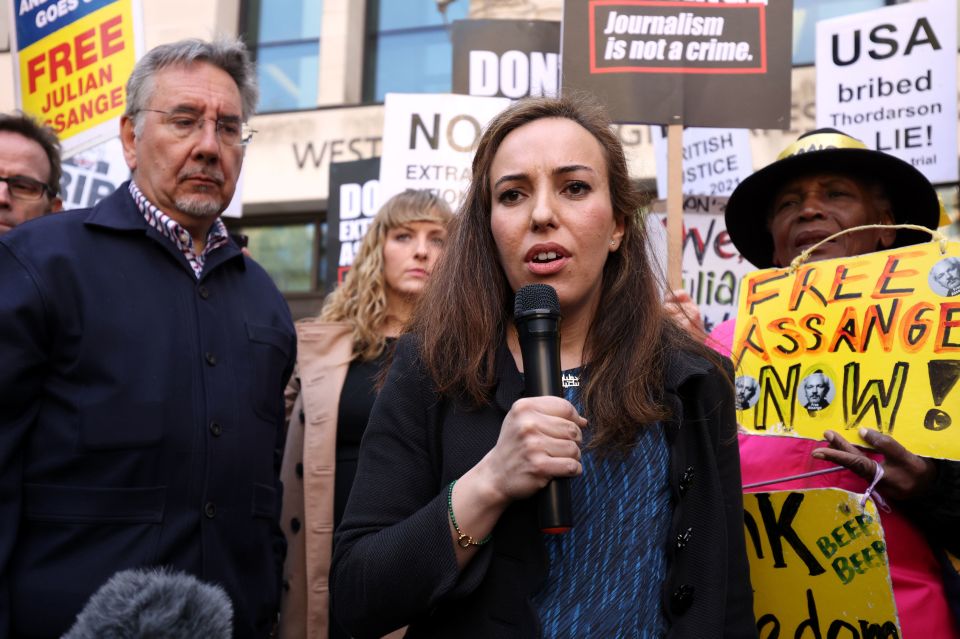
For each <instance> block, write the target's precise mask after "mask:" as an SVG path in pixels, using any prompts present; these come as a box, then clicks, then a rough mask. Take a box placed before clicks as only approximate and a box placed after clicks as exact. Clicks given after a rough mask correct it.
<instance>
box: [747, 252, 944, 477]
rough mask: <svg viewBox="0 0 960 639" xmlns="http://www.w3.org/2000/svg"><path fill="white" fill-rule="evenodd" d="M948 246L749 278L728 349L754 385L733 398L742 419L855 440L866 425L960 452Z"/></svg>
mask: <svg viewBox="0 0 960 639" xmlns="http://www.w3.org/2000/svg"><path fill="white" fill-rule="evenodd" d="M943 247H944V252H941V243H940V242H930V243H926V244H918V245H913V246H906V247H901V248H896V249H891V250H888V251H879V252H876V253H869V254H867V255H860V256H855V257H850V258H837V259H832V260H823V261H819V262H814V263H811V264H804V265H802V266H800V267H799V268H798V269H797V270H796V271H795V272H794V271H792V270H791V269H789V268H786V269H767V270H763V271H757V272H754V273H752V274H750V275H749V276H747V277H746V278H745V279H744V281H743V283H742V284H741V287H740V302H739V307H738V315H737V327H736V337H735V339H734V350H733V357H734V361H735V362H736V363H737V365H738V369H737V380H738V383H740V384H749V386H750V387H751V388H754V389H755V391H756V392H754V393H753V394H752V396H751V397H750V399H749V401H746V400H745V401H743V402H740V405H738V406H737V409H738V410H737V412H738V415H737V416H738V421H739V422H740V424H741V425H742V426H744V427H745V428H747V429H748V430H752V431H756V432H758V433H767V434H771V433H773V434H781V435H796V436H800V437H808V438H811V439H820V438H821V437H822V435H823V431H824V429H827V428H831V429H835V430H839V431H840V432H841V434H843V435H844V437H846V438H847V439H850V440H851V441H852V442H853V443H856V444H861V445H866V443H865V442H864V441H863V440H862V439H861V438H860V437H859V436H858V434H857V428H858V427H867V428H871V429H876V430H879V431H881V432H884V433H890V434H893V435H894V436H895V437H896V438H897V441H899V442H900V443H901V444H903V445H904V446H905V447H906V448H907V449H908V450H910V451H912V452H914V453H916V454H918V455H923V456H926V457H937V458H943V459H960V438H957V437H956V436H955V434H953V430H952V429H951V425H952V424H953V420H954V419H957V418H960V410H958V409H957V407H960V384H957V381H958V380H960V243H957V242H946V241H944V242H943ZM954 428H956V427H954Z"/></svg>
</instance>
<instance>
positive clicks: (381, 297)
mask: <svg viewBox="0 0 960 639" xmlns="http://www.w3.org/2000/svg"><path fill="white" fill-rule="evenodd" d="M450 217H451V213H450V208H449V207H448V206H447V204H446V203H445V202H444V201H443V200H441V199H438V198H437V197H436V196H435V195H433V194H431V193H430V192H428V191H411V190H408V191H405V192H403V193H400V194H398V195H395V196H394V197H392V198H391V199H390V200H388V201H387V203H386V204H384V206H383V207H382V208H381V209H380V211H379V212H378V213H377V216H376V217H375V218H374V220H373V223H372V224H371V225H370V228H369V230H368V231H367V234H366V236H365V237H364V239H363V242H362V243H361V245H360V250H359V252H358V253H357V258H356V260H355V261H354V264H353V267H352V268H351V270H350V272H349V273H348V274H347V277H346V280H345V281H344V282H343V284H342V285H341V286H340V287H339V288H338V289H337V290H336V291H334V292H333V293H331V294H330V295H329V296H328V297H327V299H326V301H325V302H324V305H323V310H322V311H321V313H320V316H319V317H318V318H312V319H307V320H302V321H300V322H298V323H297V350H298V356H297V368H296V371H295V373H294V377H293V379H292V380H291V382H290V385H289V387H288V388H287V407H288V415H289V430H288V433H287V443H286V449H285V450H284V456H283V467H282V470H281V478H282V479H283V486H284V495H283V514H282V518H281V526H282V527H283V530H284V533H285V534H286V536H287V542H288V549H287V559H286V563H285V565H284V571H283V573H284V584H283V601H282V607H281V620H280V636H281V637H283V638H285V639H292V638H295V637H296V638H299V637H311V638H313V637H317V638H326V637H328V636H329V637H331V638H333V637H348V636H349V635H348V634H346V633H345V632H343V631H342V630H340V628H339V626H338V625H337V624H336V622H335V621H333V620H332V618H331V617H330V602H329V590H328V576H329V572H330V558H331V555H332V550H333V530H334V528H335V527H336V525H337V524H338V523H339V522H340V517H341V515H342V514H343V510H344V507H345V506H346V502H347V497H348V496H349V494H350V486H351V484H352V483H353V476H354V473H355V471H356V463H357V456H358V453H359V448H360V438H361V436H362V435H363V431H364V429H365V428H366V425H367V417H368V416H369V414H370V408H371V407H372V406H373V400H374V398H375V396H376V391H375V381H374V378H375V377H376V376H377V374H378V373H379V369H380V366H381V364H382V363H383V360H384V357H385V356H386V353H387V350H388V348H387V347H388V343H389V342H390V340H391V339H392V338H394V337H396V336H397V335H399V334H400V332H401V330H402V329H403V326H404V324H406V322H407V320H408V319H409V317H410V315H411V313H412V311H413V308H414V306H415V305H416V303H417V300H418V299H419V298H420V295H421V293H422V292H423V290H424V288H425V286H426V283H427V280H428V279H429V278H430V275H431V273H432V272H433V269H434V267H435V266H436V263H437V259H438V258H439V257H440V254H441V252H442V250H443V244H444V242H445V241H446V237H447V230H446V226H447V222H448V221H449V220H450Z"/></svg>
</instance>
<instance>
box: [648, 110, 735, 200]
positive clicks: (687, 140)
mask: <svg viewBox="0 0 960 639" xmlns="http://www.w3.org/2000/svg"><path fill="white" fill-rule="evenodd" d="M650 136H651V137H652V138H653V152H654V155H655V156H656V158H657V193H658V194H659V196H660V197H661V198H665V197H666V196H667V171H666V167H667V135H666V132H665V131H664V129H663V127H659V126H652V127H650ZM682 153H683V193H684V195H730V194H731V193H733V190H734V189H735V188H737V185H738V184H740V180H742V179H744V178H746V177H747V176H749V175H750V174H751V173H753V160H752V157H751V154H750V133H749V131H747V129H711V128H685V129H684V130H683V152H682Z"/></svg>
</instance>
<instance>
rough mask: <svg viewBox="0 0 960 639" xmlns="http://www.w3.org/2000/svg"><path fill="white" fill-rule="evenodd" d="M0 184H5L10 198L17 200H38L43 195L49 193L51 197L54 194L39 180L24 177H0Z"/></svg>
mask: <svg viewBox="0 0 960 639" xmlns="http://www.w3.org/2000/svg"><path fill="white" fill-rule="evenodd" d="M0 182H6V183H7V188H8V189H9V190H10V196H11V197H13V198H14V199H17V200H39V199H40V198H42V197H43V194H44V193H49V194H50V197H53V196H54V195H55V193H54V192H53V189H51V188H50V187H49V186H48V185H46V184H44V183H43V182H41V181H40V180H34V179H33V178H28V177H27V176H25V175H11V176H10V177H0Z"/></svg>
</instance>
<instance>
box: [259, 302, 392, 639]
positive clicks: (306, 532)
mask: <svg viewBox="0 0 960 639" xmlns="http://www.w3.org/2000/svg"><path fill="white" fill-rule="evenodd" d="M296 328H297V365H296V369H295V370H294V374H293V376H292V377H291V378H290V384H289V385H288V386H287V390H286V405H287V424H288V427H287V442H286V446H285V448H284V451H283V465H282V467H281V469H280V478H281V480H282V481H283V510H282V514H281V518H280V525H281V527H282V528H283V532H284V534H285V535H286V536H287V559H286V561H285V562H284V565H283V579H284V588H283V595H282V599H281V604H280V627H279V632H278V636H279V637H280V638H281V639H306V638H308V637H309V638H310V639H327V636H328V635H329V622H330V620H329V615H330V584H329V576H330V562H331V558H332V557H331V555H332V551H333V480H334V477H335V474H334V470H335V466H336V446H337V414H338V411H339V409H340V393H341V391H342V390H343V383H344V380H345V379H346V377H347V369H349V368H350V362H351V360H352V359H353V335H352V333H351V329H350V325H349V324H346V323H344V322H321V321H320V320H318V319H316V318H312V319H305V320H300V321H299V322H297V325H296ZM300 464H302V469H303V471H302V472H303V475H302V477H301V476H300V473H298V472H297V467H298V465H300ZM294 520H296V521H297V522H298V523H299V526H297V525H296V524H294V523H293V522H294ZM295 528H296V530H294V529H295ZM403 632H404V631H398V632H397V633H393V634H391V635H389V636H390V637H391V639H392V638H394V637H401V636H403Z"/></svg>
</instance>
